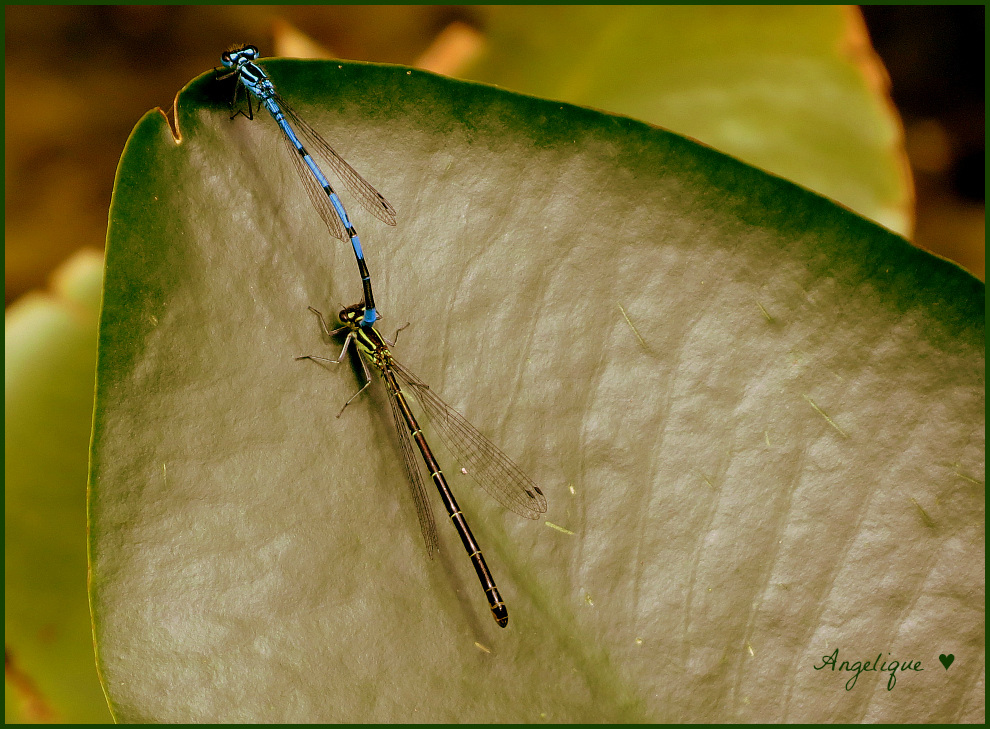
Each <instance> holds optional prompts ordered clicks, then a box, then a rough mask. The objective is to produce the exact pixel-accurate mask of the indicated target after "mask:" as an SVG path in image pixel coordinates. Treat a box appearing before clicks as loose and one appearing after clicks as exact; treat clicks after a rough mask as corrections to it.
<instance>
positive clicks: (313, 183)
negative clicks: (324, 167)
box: [278, 129, 350, 243]
mask: <svg viewBox="0 0 990 729" xmlns="http://www.w3.org/2000/svg"><path fill="white" fill-rule="evenodd" d="M278 136H280V137H281V138H282V143H283V144H284V145H285V148H286V149H287V150H288V152H289V157H291V158H292V166H293V167H295V168H296V175H297V176H298V177H299V181H300V182H301V183H302V186H303V187H304V188H306V194H307V195H309V199H310V202H312V203H313V207H315V208H316V211H317V212H318V213H319V214H320V217H321V218H323V222H324V223H326V226H327V230H329V231H330V235H332V236H333V237H334V238H338V239H340V240H342V241H344V242H345V243H346V242H348V241H350V236H348V235H347V229H346V228H344V223H343V221H342V220H341V219H340V218H339V217H338V216H337V211H336V210H334V209H333V203H331V202H330V198H329V197H327V193H326V190H324V189H323V187H322V186H321V185H320V183H319V182H318V181H317V179H316V178H315V177H313V172H312V170H310V169H309V167H307V166H306V162H305V161H303V158H302V155H301V154H299V152H297V151H296V148H295V146H293V144H292V142H291V141H290V140H289V138H288V137H287V136H285V134H284V133H283V132H282V130H281V129H280V130H279V132H278Z"/></svg>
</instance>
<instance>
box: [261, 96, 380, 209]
mask: <svg viewBox="0 0 990 729" xmlns="http://www.w3.org/2000/svg"><path fill="white" fill-rule="evenodd" d="M277 100H278V103H279V104H280V105H281V107H282V110H283V111H284V112H285V115H286V116H287V117H289V118H290V119H292V121H293V123H294V124H295V127H296V129H298V131H299V134H300V136H302V137H303V138H305V140H306V142H308V144H309V147H310V152H311V153H313V152H315V153H316V154H317V155H318V156H319V157H320V159H321V160H322V161H323V162H325V163H326V166H327V167H328V168H330V169H331V170H333V172H334V174H336V175H337V177H338V178H340V181H341V182H343V183H344V187H346V188H347V189H348V190H349V191H350V192H351V194H352V195H354V197H356V198H357V199H358V202H360V203H361V205H362V206H364V208H365V209H366V210H367V211H368V212H370V213H371V214H372V215H374V216H375V217H376V218H378V219H379V220H381V221H382V222H383V223H387V224H388V225H395V208H393V207H392V204H391V203H390V202H389V201H388V200H386V199H385V196H384V195H382V194H381V193H380V192H378V190H376V189H375V188H374V187H372V185H371V183H370V182H368V181H367V180H366V179H364V178H363V177H361V175H359V174H358V173H357V170H355V169H354V168H353V167H351V166H350V165H349V164H348V163H347V162H346V160H344V158H343V157H341V156H340V155H339V154H337V153H336V152H335V151H334V149H333V147H331V146H330V145H329V144H328V143H327V140H325V139H324V138H323V137H321V136H320V134H319V132H317V131H316V130H315V129H313V127H311V126H310V125H309V124H307V123H306V121H305V120H304V119H303V118H302V117H300V116H299V115H298V114H297V113H296V112H295V111H294V110H293V108H292V107H291V106H289V105H288V104H287V103H285V99H283V98H282V97H281V96H279V97H277Z"/></svg>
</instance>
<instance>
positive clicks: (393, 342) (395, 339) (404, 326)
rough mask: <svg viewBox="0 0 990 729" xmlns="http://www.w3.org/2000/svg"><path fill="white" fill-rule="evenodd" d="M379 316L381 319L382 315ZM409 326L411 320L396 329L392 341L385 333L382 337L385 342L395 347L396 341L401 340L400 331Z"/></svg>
mask: <svg viewBox="0 0 990 729" xmlns="http://www.w3.org/2000/svg"><path fill="white" fill-rule="evenodd" d="M378 318H379V319H381V317H378ZM407 326H409V322H406V323H405V324H403V325H402V326H401V327H399V328H398V329H396V330H395V334H393V335H392V341H389V340H388V338H387V337H385V336H384V335H382V339H384V340H385V344H387V345H388V346H390V347H394V346H395V343H396V342H398V341H399V332H401V331H402V330H403V329H405V328H406V327H407Z"/></svg>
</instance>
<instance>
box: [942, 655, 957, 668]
mask: <svg viewBox="0 0 990 729" xmlns="http://www.w3.org/2000/svg"><path fill="white" fill-rule="evenodd" d="M938 659H939V660H940V661H942V665H943V666H945V670H946V671H948V670H949V666H951V665H952V662H953V661H954V660H956V657H955V656H954V655H952V654H951V653H950V654H949V655H945V654H944V653H942V654H941V655H940V656H939V657H938Z"/></svg>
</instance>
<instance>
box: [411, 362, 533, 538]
mask: <svg viewBox="0 0 990 729" xmlns="http://www.w3.org/2000/svg"><path fill="white" fill-rule="evenodd" d="M392 365H393V370H394V371H395V374H396V377H397V378H398V379H399V380H400V381H401V382H402V383H403V384H405V385H408V387H409V391H410V392H412V394H413V396H414V397H415V398H416V400H417V401H419V404H420V405H422V406H423V409H424V410H425V411H426V414H427V415H428V416H429V418H430V422H431V423H432V424H433V427H434V428H435V429H436V431H437V433H438V434H439V435H440V439H441V440H443V442H444V444H445V445H446V446H447V447H448V448H449V449H450V452H451V453H453V454H454V457H455V458H456V459H457V460H458V462H459V463H460V464H461V465H462V466H465V467H466V468H465V470H466V471H467V473H468V475H469V476H471V477H472V478H474V480H475V481H477V482H478V484H480V485H481V487H482V488H484V489H485V491H487V492H488V493H489V494H491V496H492V497H493V498H494V499H495V500H496V501H498V502H499V503H500V504H502V506H504V507H505V508H507V509H510V510H511V511H514V512H515V513H516V514H519V516H524V517H526V518H527V519H539V518H540V515H541V514H544V513H546V510H547V500H546V497H545V496H544V495H543V492H542V491H540V488H539V487H538V486H537V485H536V484H535V483H533V480H532V479H531V478H530V477H529V476H527V475H526V474H525V473H523V472H522V470H521V469H520V468H519V466H517V465H516V464H515V463H513V462H512V461H511V460H509V457H508V456H506V455H505V454H504V453H502V451H500V450H499V449H498V448H497V447H496V446H495V444H494V443H492V442H491V441H490V440H488V439H487V438H486V437H485V436H483V435H482V434H481V433H479V432H478V430H477V429H476V428H475V427H474V426H473V425H471V423H469V422H468V421H467V420H466V419H465V418H464V416H463V415H461V414H460V413H459V412H457V411H456V410H454V409H453V408H452V407H450V406H449V405H448V404H447V403H445V402H444V401H443V400H441V399H440V397H439V396H438V395H437V394H436V393H434V392H433V390H431V389H430V386H429V385H427V384H426V383H425V382H423V381H422V380H420V379H419V378H418V377H416V375H414V374H413V373H412V372H410V371H409V370H407V369H406V368H405V367H403V366H402V365H401V364H399V363H398V362H396V361H395V360H393V361H392Z"/></svg>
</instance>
